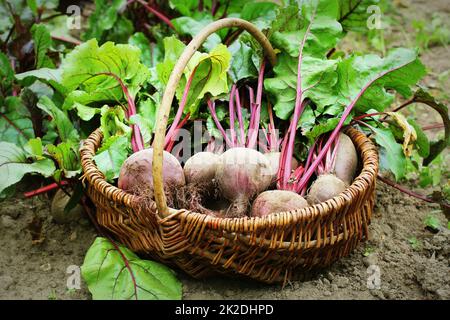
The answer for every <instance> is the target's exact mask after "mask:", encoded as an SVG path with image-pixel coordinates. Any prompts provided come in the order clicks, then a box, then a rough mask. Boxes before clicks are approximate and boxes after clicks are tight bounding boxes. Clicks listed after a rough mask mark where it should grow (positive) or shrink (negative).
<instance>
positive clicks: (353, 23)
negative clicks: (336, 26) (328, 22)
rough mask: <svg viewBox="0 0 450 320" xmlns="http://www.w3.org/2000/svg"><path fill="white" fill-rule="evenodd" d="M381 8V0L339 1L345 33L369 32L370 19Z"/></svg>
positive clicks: (340, 18)
mask: <svg viewBox="0 0 450 320" xmlns="http://www.w3.org/2000/svg"><path fill="white" fill-rule="evenodd" d="M374 6H377V7H378V8H380V1H379V0H339V22H340V23H341V25H342V27H343V28H344V30H345V31H355V32H367V28H368V27H367V23H368V21H370V19H369V18H370V17H371V16H374V14H376V13H377V11H376V10H377V8H375V7H374Z"/></svg>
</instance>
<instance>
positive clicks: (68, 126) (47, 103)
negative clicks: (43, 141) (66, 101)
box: [37, 96, 80, 142]
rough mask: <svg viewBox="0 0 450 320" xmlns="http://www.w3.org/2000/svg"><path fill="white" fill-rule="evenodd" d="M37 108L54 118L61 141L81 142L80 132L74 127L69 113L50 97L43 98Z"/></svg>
mask: <svg viewBox="0 0 450 320" xmlns="http://www.w3.org/2000/svg"><path fill="white" fill-rule="evenodd" d="M37 107H38V108H39V109H41V110H43V111H44V112H46V113H47V114H48V115H50V116H51V117H52V118H53V120H54V121H55V125H56V129H57V131H58V134H59V138H60V139H61V141H63V142H66V141H72V142H78V141H79V139H80V137H79V134H78V131H77V130H76V129H75V127H74V126H73V123H72V121H71V120H70V118H69V116H68V115H67V113H66V112H65V111H63V110H61V109H60V108H58V107H57V106H56V105H55V104H54V103H53V101H52V100H50V98H49V97H47V96H42V97H41V98H40V99H39V102H38V103H37Z"/></svg>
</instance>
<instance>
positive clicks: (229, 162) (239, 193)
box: [215, 148, 272, 217]
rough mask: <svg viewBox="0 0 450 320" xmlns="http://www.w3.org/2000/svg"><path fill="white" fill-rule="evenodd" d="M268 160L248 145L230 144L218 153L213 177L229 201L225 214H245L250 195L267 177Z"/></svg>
mask: <svg viewBox="0 0 450 320" xmlns="http://www.w3.org/2000/svg"><path fill="white" fill-rule="evenodd" d="M270 172H271V166H270V162H269V160H268V159H267V158H266V157H265V156H264V155H263V154H262V153H260V152H258V151H256V150H254V149H249V148H232V149H229V150H227V151H226V152H224V153H223V154H222V155H220V158H219V162H218V165H217V170H216V175H215V179H216V182H217V186H218V188H219V190H220V192H221V196H222V197H223V198H225V199H227V200H229V201H230V202H231V205H230V208H229V210H228V212H227V214H226V216H227V217H243V216H245V215H246V213H247V210H248V207H249V205H250V201H251V199H252V198H253V197H254V196H256V195H257V194H258V193H260V192H262V191H264V190H266V189H267V188H268V187H269V185H270V183H271V181H272V176H271V174H270Z"/></svg>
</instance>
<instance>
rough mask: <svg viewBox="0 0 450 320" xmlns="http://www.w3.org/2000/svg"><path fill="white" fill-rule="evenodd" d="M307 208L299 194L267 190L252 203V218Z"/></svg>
mask: <svg viewBox="0 0 450 320" xmlns="http://www.w3.org/2000/svg"><path fill="white" fill-rule="evenodd" d="M305 207H308V202H307V201H306V200H305V199H304V198H303V197H302V196H301V195H299V194H297V193H295V192H292V191H286V190H269V191H264V192H263V193H261V194H259V196H258V197H257V198H256V199H255V201H253V205H252V212H251V216H252V217H265V216H267V215H269V214H272V213H277V212H283V211H291V210H296V209H302V208H305Z"/></svg>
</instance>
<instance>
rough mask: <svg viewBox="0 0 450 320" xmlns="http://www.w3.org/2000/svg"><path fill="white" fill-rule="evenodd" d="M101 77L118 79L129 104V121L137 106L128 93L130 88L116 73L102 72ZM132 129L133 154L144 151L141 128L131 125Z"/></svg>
mask: <svg viewBox="0 0 450 320" xmlns="http://www.w3.org/2000/svg"><path fill="white" fill-rule="evenodd" d="M99 75H106V76H111V77H113V78H114V79H116V81H117V82H119V84H120V87H121V88H122V91H123V93H124V94H125V96H126V97H127V102H128V112H127V117H128V119H129V118H130V117H131V116H133V115H135V114H136V105H135V103H134V99H133V97H131V95H130V93H129V92H128V88H127V87H126V85H125V84H124V83H123V81H122V79H120V78H119V77H118V76H117V75H115V74H114V73H111V72H101V73H99ZM131 128H132V131H133V136H132V138H131V145H132V148H133V152H137V151H140V150H144V141H143V139H142V134H141V130H140V129H139V126H138V125H135V124H133V125H131Z"/></svg>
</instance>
